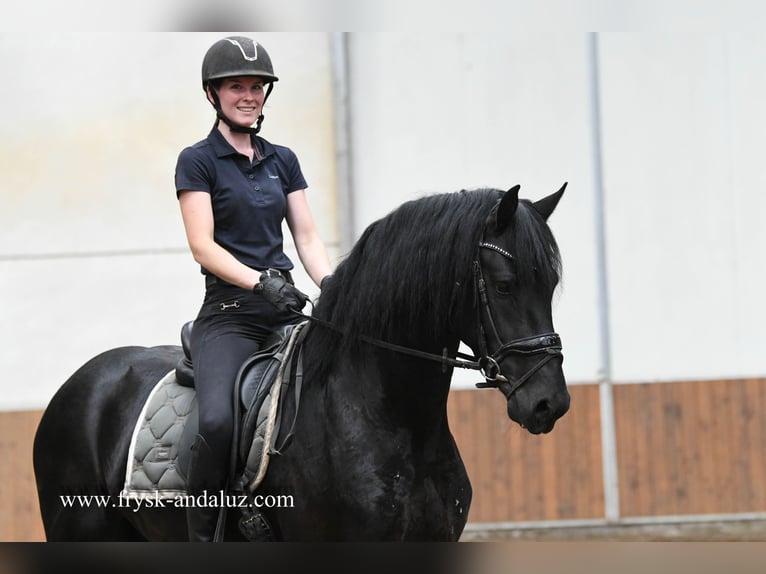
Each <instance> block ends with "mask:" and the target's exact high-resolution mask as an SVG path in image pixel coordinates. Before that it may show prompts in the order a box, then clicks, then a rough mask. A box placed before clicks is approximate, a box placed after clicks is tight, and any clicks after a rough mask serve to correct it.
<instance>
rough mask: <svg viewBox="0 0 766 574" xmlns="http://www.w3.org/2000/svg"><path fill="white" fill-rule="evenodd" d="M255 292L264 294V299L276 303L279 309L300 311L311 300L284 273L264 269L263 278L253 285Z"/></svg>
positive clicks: (275, 305)
mask: <svg viewBox="0 0 766 574" xmlns="http://www.w3.org/2000/svg"><path fill="white" fill-rule="evenodd" d="M253 293H257V294H259V295H263V297H264V299H266V301H268V302H269V303H271V304H272V305H274V307H276V308H277V309H278V310H279V311H288V310H289V309H295V310H296V311H300V310H301V309H303V308H304V307H305V306H306V303H307V302H308V300H309V297H308V295H306V294H305V293H302V292H301V291H299V290H298V289H296V288H295V285H293V284H292V283H290V282H289V281H287V279H285V278H284V277H282V275H277V274H275V273H270V272H268V271H264V272H263V273H261V279H260V281H259V282H258V283H256V284H255V287H253Z"/></svg>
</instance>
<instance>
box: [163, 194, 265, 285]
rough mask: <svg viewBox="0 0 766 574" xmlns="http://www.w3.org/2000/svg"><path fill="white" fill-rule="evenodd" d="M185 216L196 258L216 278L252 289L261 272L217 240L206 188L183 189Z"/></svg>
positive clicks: (185, 223) (193, 254)
mask: <svg viewBox="0 0 766 574" xmlns="http://www.w3.org/2000/svg"><path fill="white" fill-rule="evenodd" d="M178 200H179V203H180V205H181V217H182V218H183V221H184V228H185V229H186V240H187V241H188V242H189V248H190V249H191V252H192V256H193V257H194V260H195V261H196V262H197V263H199V264H200V265H202V267H204V268H205V269H207V270H208V271H210V272H211V273H212V274H213V275H215V276H216V277H220V278H221V279H223V280H224V281H228V282H229V283H232V284H234V285H238V286H239V287H242V288H243V289H247V290H252V288H253V286H254V285H255V284H256V283H258V280H259V273H258V271H255V270H254V269H250V268H249V267H248V266H247V265H244V264H243V263H240V262H239V261H237V259H236V258H235V257H234V256H233V255H232V254H231V253H229V252H228V251H226V250H225V249H224V248H223V247H221V246H220V245H218V244H217V243H216V242H215V240H214V239H213V231H214V220H213V205H212V203H211V201H210V194H209V193H205V192H204V191H183V192H181V194H180V196H179V198H178Z"/></svg>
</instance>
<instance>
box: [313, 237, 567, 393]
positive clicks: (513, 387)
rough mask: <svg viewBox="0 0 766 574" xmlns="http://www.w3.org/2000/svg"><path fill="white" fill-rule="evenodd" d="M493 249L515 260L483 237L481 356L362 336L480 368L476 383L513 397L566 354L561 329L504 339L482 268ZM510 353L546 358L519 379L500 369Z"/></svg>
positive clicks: (448, 363) (476, 268)
mask: <svg viewBox="0 0 766 574" xmlns="http://www.w3.org/2000/svg"><path fill="white" fill-rule="evenodd" d="M481 249H489V250H491V251H495V252H497V253H499V254H500V255H502V256H503V257H505V258H507V259H509V260H513V255H511V254H510V253H508V252H507V251H506V250H505V249H503V248H502V247H499V246H497V245H495V244H493V243H485V242H484V241H481V242H480V243H479V245H478V249H477V251H476V258H475V259H474V261H473V276H474V283H475V284H476V293H477V296H478V303H479V305H478V313H479V351H480V355H479V356H478V357H476V356H474V355H466V354H465V353H460V352H458V353H456V356H455V357H450V356H448V354H447V348H446V347H445V348H444V350H443V352H442V354H441V355H437V354H435V353H427V352H425V351H420V350H418V349H412V348H410V347H404V346H402V345H395V344H393V343H389V342H387V341H381V340H380V339H375V338H373V337H368V336H366V335H361V336H360V339H361V340H362V341H364V342H365V343H369V344H371V345H375V346H376V347H380V348H383V349H388V350H390V351H394V352H397V353H401V354H404V355H409V356H411V357H417V358H419V359H425V360H429V361H435V362H438V363H441V365H442V372H445V373H446V372H447V369H448V368H449V367H453V368H459V369H471V370H474V371H480V372H481V374H482V375H483V376H484V379H485V381H484V382H481V383H476V386H477V387H478V388H497V389H499V390H500V391H501V392H502V393H503V395H505V397H506V399H510V398H511V395H513V393H515V392H516V391H517V390H518V389H519V388H520V387H521V386H522V385H523V384H524V383H526V382H527V381H529V379H530V378H531V377H532V376H533V375H534V374H535V373H536V372H537V371H539V370H540V369H541V368H542V367H543V366H544V365H545V364H546V363H548V362H549V361H550V360H551V359H553V358H555V357H562V356H563V354H562V352H561V349H562V346H561V337H560V336H559V335H558V334H557V333H544V334H542V335H532V336H531V337H524V338H521V339H514V340H512V341H509V342H507V343H503V342H502V339H501V338H500V334H499V332H498V330H497V326H496V325H495V320H494V318H493V315H492V309H491V308H490V305H489V298H488V297H487V286H486V282H485V281H484V275H483V273H482V269H481V261H480V250H481ZM298 314H299V315H301V316H302V317H304V318H306V319H309V320H310V321H312V322H315V323H318V324H320V325H323V326H325V327H328V328H330V329H333V330H335V331H338V330H339V329H338V328H337V327H335V325H333V324H332V323H329V322H327V321H324V320H322V319H319V318H317V317H312V316H310V315H304V314H303V313H298ZM485 317H486V323H487V325H488V326H489V328H490V333H491V334H492V335H493V336H494V338H495V340H496V341H497V342H498V343H499V347H498V349H497V350H496V351H494V352H493V353H491V354H490V353H489V351H488V347H489V345H488V339H487V329H486V328H485V321H484V318H485ZM509 355H518V356H522V357H529V356H533V355H543V356H542V358H541V359H540V360H539V361H538V362H537V363H535V364H534V365H533V366H532V368H530V369H529V370H528V371H527V372H526V373H524V374H523V375H522V376H521V377H519V378H518V379H516V380H513V379H510V378H508V377H506V376H505V375H503V374H502V372H501V370H500V362H501V361H502V360H503V359H505V358H506V357H508V356H509Z"/></svg>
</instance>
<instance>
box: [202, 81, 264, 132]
mask: <svg viewBox="0 0 766 574" xmlns="http://www.w3.org/2000/svg"><path fill="white" fill-rule="evenodd" d="M211 89H214V88H213V87H212V86H208V91H209V90H211ZM217 92H218V98H219V100H220V102H221V111H222V112H223V114H224V115H225V116H226V117H227V118H228V119H229V120H230V121H231V122H232V123H234V124H237V125H239V126H242V127H249V126H251V125H253V124H254V123H255V121H256V120H257V119H258V116H259V115H260V114H261V110H262V109H263V101H264V99H265V98H266V88H265V85H264V83H263V80H262V79H261V78H260V77H258V76H239V77H235V78H224V79H223V80H222V81H221V85H220V87H219V88H218V89H217ZM208 99H210V101H211V103H212V102H213V100H212V96H211V95H210V93H208Z"/></svg>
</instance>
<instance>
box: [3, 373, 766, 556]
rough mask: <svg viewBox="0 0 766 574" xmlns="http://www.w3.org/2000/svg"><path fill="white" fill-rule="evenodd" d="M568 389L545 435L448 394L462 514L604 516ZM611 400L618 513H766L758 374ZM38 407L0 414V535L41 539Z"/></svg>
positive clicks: (582, 401)
mask: <svg viewBox="0 0 766 574" xmlns="http://www.w3.org/2000/svg"><path fill="white" fill-rule="evenodd" d="M570 393H571V395H572V406H571V408H570V411H569V412H568V413H567V414H566V416H565V417H564V418H563V419H561V420H560V421H559V422H558V423H557V424H556V428H555V429H554V430H553V432H552V433H550V434H547V435H539V436H534V435H531V434H529V433H528V432H526V431H525V430H523V429H521V428H520V427H519V426H518V425H517V424H515V423H512V422H511V421H510V420H509V419H508V417H507V415H506V413H505V402H504V399H503V397H502V396H501V395H500V393H498V392H497V391H493V390H455V391H452V393H451V395H450V400H449V404H448V411H449V419H450V426H451V428H452V431H453V434H454V435H455V440H456V441H457V443H458V447H459V448H460V452H461V454H462V456H463V460H464V462H465V465H466V468H467V469H468V473H469V476H470V477H471V483H472V485H473V492H474V494H473V503H472V506H471V511H470V514H469V521H470V522H472V523H486V522H526V521H540V520H546V521H549V520H570V519H592V518H596V519H599V518H603V517H604V511H605V509H604V489H603V477H602V472H603V470H602V469H603V465H602V456H601V422H600V412H599V410H600V407H599V391H598V386H597V385H575V386H571V387H570ZM614 402H615V424H616V440H617V452H618V460H617V463H618V473H619V489H620V515H621V516H622V517H636V516H675V515H696V514H729V513H742V512H766V416H764V413H766V378H759V379H747V380H729V381H693V382H674V383H652V384H646V383H643V384H623V385H616V386H615V387H614ZM41 414H42V413H41V412H40V411H23V412H3V413H0V460H2V461H3V462H2V466H0V541H38V540H43V539H44V533H43V529H42V524H41V522H40V517H39V509H38V506H37V495H36V491H35V484H34V476H33V471H32V440H33V437H34V432H35V429H36V428H37V425H38V423H39V421H40V417H41Z"/></svg>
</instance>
